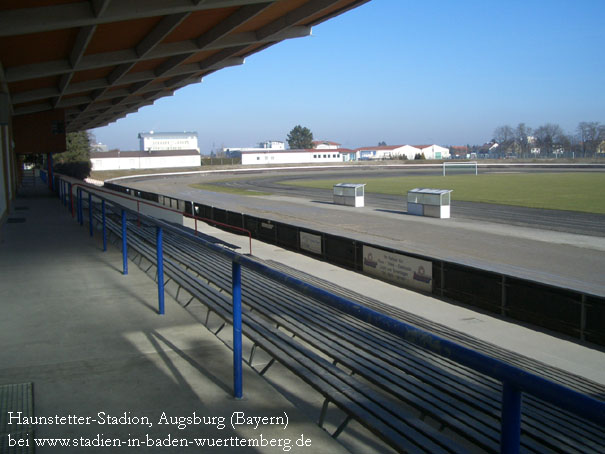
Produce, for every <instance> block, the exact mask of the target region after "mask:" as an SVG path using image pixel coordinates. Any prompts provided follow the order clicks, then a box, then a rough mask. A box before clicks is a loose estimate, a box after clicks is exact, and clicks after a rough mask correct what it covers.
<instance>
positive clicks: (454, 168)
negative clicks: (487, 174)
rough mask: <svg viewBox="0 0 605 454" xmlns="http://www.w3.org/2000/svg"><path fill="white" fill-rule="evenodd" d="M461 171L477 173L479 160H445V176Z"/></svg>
mask: <svg viewBox="0 0 605 454" xmlns="http://www.w3.org/2000/svg"><path fill="white" fill-rule="evenodd" d="M461 173H466V174H472V175H477V161H466V162H450V161H444V162H443V176H446V175H454V174H456V175H457V174H461Z"/></svg>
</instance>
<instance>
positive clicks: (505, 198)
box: [284, 172, 605, 214]
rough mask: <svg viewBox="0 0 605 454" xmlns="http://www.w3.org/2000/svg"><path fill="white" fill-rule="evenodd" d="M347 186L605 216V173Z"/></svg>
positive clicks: (312, 183)
mask: <svg viewBox="0 0 605 454" xmlns="http://www.w3.org/2000/svg"><path fill="white" fill-rule="evenodd" d="M336 183H344V181H336V180H320V179H318V180H299V181H292V180H290V181H288V182H287V183H286V182H284V184H290V185H294V186H304V187H312V188H322V189H329V190H331V189H332V186H333V185H334V184H336ZM347 183H366V185H367V186H366V192H368V193H379V194H395V195H397V194H399V195H401V196H402V197H403V196H404V195H405V194H406V193H407V191H408V190H409V189H414V188H418V187H420V188H435V189H453V191H454V192H453V193H452V199H453V200H464V201H468V202H486V203H499V204H503V205H516V206H523V207H531V208H550V209H555V210H572V211H584V212H588V213H602V214H605V199H604V197H605V173H602V172H598V173H597V172H594V173H588V172H584V173H580V172H575V173H521V174H484V175H449V176H445V177H443V176H419V177H395V178H362V179H360V178H357V179H356V180H355V181H347Z"/></svg>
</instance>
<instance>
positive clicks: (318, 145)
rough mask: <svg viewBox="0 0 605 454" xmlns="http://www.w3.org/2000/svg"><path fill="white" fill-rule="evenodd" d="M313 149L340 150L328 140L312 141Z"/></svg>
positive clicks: (338, 145) (337, 144)
mask: <svg viewBox="0 0 605 454" xmlns="http://www.w3.org/2000/svg"><path fill="white" fill-rule="evenodd" d="M313 148H315V149H316V150H337V149H338V148H340V144H339V143H338V142H331V141H329V140H314V141H313Z"/></svg>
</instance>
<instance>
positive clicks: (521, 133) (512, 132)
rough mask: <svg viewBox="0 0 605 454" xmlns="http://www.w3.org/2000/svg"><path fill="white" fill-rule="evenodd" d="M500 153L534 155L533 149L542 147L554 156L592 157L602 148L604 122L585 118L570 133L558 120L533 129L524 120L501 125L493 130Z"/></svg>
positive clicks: (548, 154)
mask: <svg viewBox="0 0 605 454" xmlns="http://www.w3.org/2000/svg"><path fill="white" fill-rule="evenodd" d="M494 141H495V142H497V143H498V145H499V147H498V152H499V153H500V154H505V155H506V154H512V155H517V156H519V157H523V158H529V157H531V155H532V152H531V151H532V149H540V156H543V157H553V156H557V155H561V154H564V153H567V154H573V155H574V156H576V157H593V156H594V155H595V154H596V153H599V152H600V147H601V144H602V143H603V141H605V125H602V124H600V123H599V122H597V121H590V122H586V121H583V122H581V123H579V124H578V127H577V128H576V132H575V134H568V133H566V132H564V131H563V128H561V126H559V125H558V124H554V123H546V124H544V125H542V126H539V127H538V128H535V129H532V128H530V127H528V126H527V125H526V124H525V123H519V124H518V125H517V127H516V128H513V127H511V126H509V125H504V126H499V127H497V128H496V129H495V131H494Z"/></svg>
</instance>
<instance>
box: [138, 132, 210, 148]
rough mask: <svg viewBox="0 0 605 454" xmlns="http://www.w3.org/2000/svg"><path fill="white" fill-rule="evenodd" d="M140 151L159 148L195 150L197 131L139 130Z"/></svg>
mask: <svg viewBox="0 0 605 454" xmlns="http://www.w3.org/2000/svg"><path fill="white" fill-rule="evenodd" d="M139 150H140V151H160V150H197V152H198V154H199V152H200V149H199V147H198V145H197V132H187V131H185V132H154V131H149V132H141V133H139Z"/></svg>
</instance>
